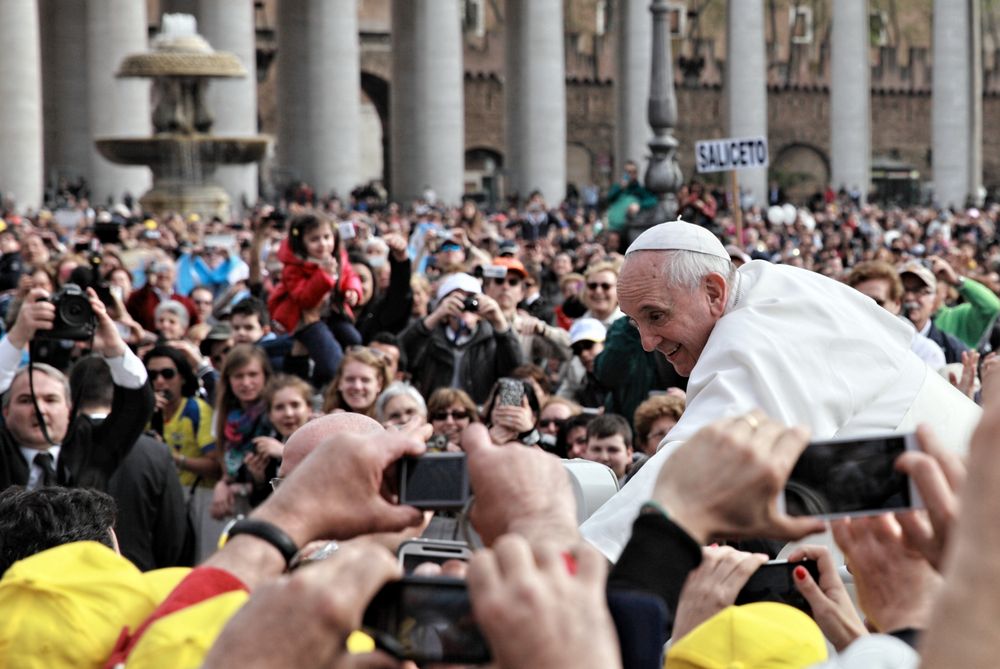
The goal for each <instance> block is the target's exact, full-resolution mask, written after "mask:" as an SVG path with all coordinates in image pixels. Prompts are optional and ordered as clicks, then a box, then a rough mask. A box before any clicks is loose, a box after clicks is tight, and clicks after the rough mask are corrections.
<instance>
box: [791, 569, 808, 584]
mask: <svg viewBox="0 0 1000 669" xmlns="http://www.w3.org/2000/svg"><path fill="white" fill-rule="evenodd" d="M792 573H793V574H795V578H796V579H798V580H800V581H804V580H806V568H805V567H796V568H795V569H794V570H793V571H792Z"/></svg>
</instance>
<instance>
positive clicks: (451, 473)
mask: <svg viewBox="0 0 1000 669" xmlns="http://www.w3.org/2000/svg"><path fill="white" fill-rule="evenodd" d="M469 494H470V491H469V472H468V469H467V467H466V462H465V453H427V454H425V455H422V456H420V457H417V458H403V462H402V467H401V474H400V482H399V503H400V504H409V505H410V506H415V507H417V508H418V509H461V508H462V507H463V506H465V504H466V502H468V500H469Z"/></svg>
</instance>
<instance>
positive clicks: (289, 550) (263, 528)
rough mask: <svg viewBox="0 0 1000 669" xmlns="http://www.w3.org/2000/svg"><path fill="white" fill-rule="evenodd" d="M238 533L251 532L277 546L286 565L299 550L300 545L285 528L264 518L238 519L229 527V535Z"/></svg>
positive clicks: (230, 536) (289, 564)
mask: <svg viewBox="0 0 1000 669" xmlns="http://www.w3.org/2000/svg"><path fill="white" fill-rule="evenodd" d="M237 534H249V535H251V536H254V537H257V538H258V539H261V540H263V541H266V542H267V543H269V544H271V545H272V546H274V547H275V548H277V549H278V552H279V553H281V557H283V558H285V566H286V567H288V566H291V564H292V560H293V559H294V558H295V555H296V553H298V552H299V547H298V546H296V545H295V542H294V541H292V538H291V537H289V536H288V535H287V534H285V532H284V530H282V529H281V528H280V527H278V526H277V525H272V524H271V523H268V522H266V521H263V520H255V519H253V518H241V519H239V520H237V521H236V523H235V524H233V526H232V527H231V528H229V533H228V536H229V538H232V537H235V536H236V535H237Z"/></svg>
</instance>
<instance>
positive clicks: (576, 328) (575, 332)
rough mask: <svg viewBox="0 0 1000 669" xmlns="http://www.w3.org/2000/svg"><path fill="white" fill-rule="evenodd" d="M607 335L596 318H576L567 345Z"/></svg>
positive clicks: (600, 338)
mask: <svg viewBox="0 0 1000 669" xmlns="http://www.w3.org/2000/svg"><path fill="white" fill-rule="evenodd" d="M727 257H728V256H727ZM607 336H608V330H607V328H605V327H604V323H602V322H601V321H599V320H597V319H596V318H578V319H577V320H576V322H574V323H573V325H572V327H570V329H569V345H570V346H572V345H573V344H575V343H576V342H578V341H604V340H605V338H606V337H607Z"/></svg>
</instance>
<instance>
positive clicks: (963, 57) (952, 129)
mask: <svg viewBox="0 0 1000 669" xmlns="http://www.w3.org/2000/svg"><path fill="white" fill-rule="evenodd" d="M974 4H977V3H976V1H975V0H935V1H934V28H933V30H934V37H933V40H934V42H933V46H934V60H933V70H932V72H933V83H932V88H931V95H932V100H931V138H932V153H931V155H932V167H933V170H934V200H935V202H937V203H938V204H939V205H941V206H943V207H962V206H963V205H964V204H965V201H966V199H967V198H968V197H969V196H970V195H975V194H976V191H978V189H979V187H980V185H981V183H982V125H981V117H982V96H981V95H976V91H977V90H981V85H980V84H979V82H980V81H981V77H982V71H981V65H982V60H981V58H979V57H978V56H977V54H976V51H977V49H978V45H979V44H980V41H979V37H978V35H979V30H980V26H979V24H978V21H977V19H978V12H977V11H975V8H974V7H973V5H974ZM977 64H978V66H977Z"/></svg>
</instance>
